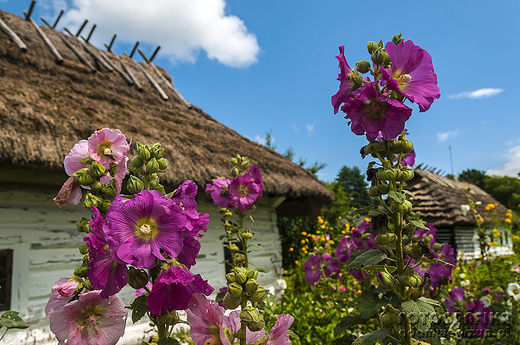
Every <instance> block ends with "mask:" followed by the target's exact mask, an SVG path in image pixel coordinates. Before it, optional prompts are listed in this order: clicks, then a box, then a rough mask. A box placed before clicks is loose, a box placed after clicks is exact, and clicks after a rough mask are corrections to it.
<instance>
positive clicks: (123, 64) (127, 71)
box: [120, 53, 143, 91]
mask: <svg viewBox="0 0 520 345" xmlns="http://www.w3.org/2000/svg"><path fill="white" fill-rule="evenodd" d="M125 56H128V55H127V54H126V53H125ZM120 62H121V67H122V68H123V70H124V71H125V72H126V73H127V74H128V75H129V76H130V79H132V81H133V82H134V85H135V87H136V88H137V90H139V91H143V87H142V86H141V83H140V82H139V80H137V78H136V77H135V74H134V73H133V72H132V70H131V69H130V67H128V66H127V65H126V63H124V62H123V60H120Z"/></svg>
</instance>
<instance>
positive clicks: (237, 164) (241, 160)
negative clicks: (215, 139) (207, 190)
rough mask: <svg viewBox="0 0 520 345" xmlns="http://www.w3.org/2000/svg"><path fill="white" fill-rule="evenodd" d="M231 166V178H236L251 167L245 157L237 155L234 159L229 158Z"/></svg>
mask: <svg viewBox="0 0 520 345" xmlns="http://www.w3.org/2000/svg"><path fill="white" fill-rule="evenodd" d="M231 164H232V165H233V168H231V176H233V177H237V176H238V175H240V173H242V172H244V171H246V170H247V169H249V167H250V166H251V164H250V163H249V159H248V158H247V157H242V156H240V155H238V154H237V156H236V157H235V158H231Z"/></svg>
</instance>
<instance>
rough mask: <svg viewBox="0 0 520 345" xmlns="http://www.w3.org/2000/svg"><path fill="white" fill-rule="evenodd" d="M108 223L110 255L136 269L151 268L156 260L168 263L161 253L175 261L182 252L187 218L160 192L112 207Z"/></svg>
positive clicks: (147, 192) (106, 230)
mask: <svg viewBox="0 0 520 345" xmlns="http://www.w3.org/2000/svg"><path fill="white" fill-rule="evenodd" d="M105 221H106V227H105V235H106V236H108V237H110V238H111V241H112V242H113V243H111V253H112V254H113V255H115V256H117V258H119V259H120V260H121V261H122V262H125V263H127V264H131V265H133V266H135V267H137V268H152V267H153V266H154V265H155V260H156V258H158V259H160V260H163V261H166V258H165V257H164V256H163V254H162V253H161V251H163V252H164V253H165V254H167V255H169V256H170V257H176V256H177V255H178V254H179V253H180V252H181V250H182V232H183V229H184V227H185V225H186V216H185V215H184V213H183V210H182V208H181V207H180V206H178V205H175V203H174V202H173V201H172V200H171V199H170V198H167V197H165V196H163V195H162V194H161V193H160V192H157V191H153V190H152V191H147V190H143V191H142V192H140V193H139V194H136V195H135V196H134V198H133V199H130V200H128V201H126V202H124V203H119V204H118V206H116V207H112V205H110V207H109V211H108V212H107V214H106V216H105ZM112 248H115V250H114V252H112Z"/></svg>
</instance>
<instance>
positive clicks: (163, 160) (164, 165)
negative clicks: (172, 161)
mask: <svg viewBox="0 0 520 345" xmlns="http://www.w3.org/2000/svg"><path fill="white" fill-rule="evenodd" d="M157 163H159V169H160V170H165V169H166V168H168V160H167V159H166V158H160V159H159V160H158V161H157Z"/></svg>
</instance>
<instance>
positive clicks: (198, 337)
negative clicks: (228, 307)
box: [186, 293, 231, 345]
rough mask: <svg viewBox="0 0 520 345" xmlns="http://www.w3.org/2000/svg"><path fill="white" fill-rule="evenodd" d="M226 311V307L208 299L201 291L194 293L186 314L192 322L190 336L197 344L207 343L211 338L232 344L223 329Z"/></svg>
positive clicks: (225, 343) (214, 341)
mask: <svg viewBox="0 0 520 345" xmlns="http://www.w3.org/2000/svg"><path fill="white" fill-rule="evenodd" d="M224 311H225V309H224V308H223V307H221V306H219V305H218V304H217V302H215V301H214V300H210V299H207V298H206V296H204V295H203V294H201V293H195V294H193V296H192V297H191V300H190V301H189V303H188V309H186V314H187V317H188V323H189V324H190V336H191V338H192V339H193V341H194V342H195V344H206V341H207V340H208V339H209V340H210V341H213V343H214V344H218V342H217V341H220V342H221V343H222V344H223V345H231V343H230V342H229V340H228V339H227V338H226V336H225V334H224V330H223V329H222V324H223V322H224ZM209 344H211V342H210V343H209Z"/></svg>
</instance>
